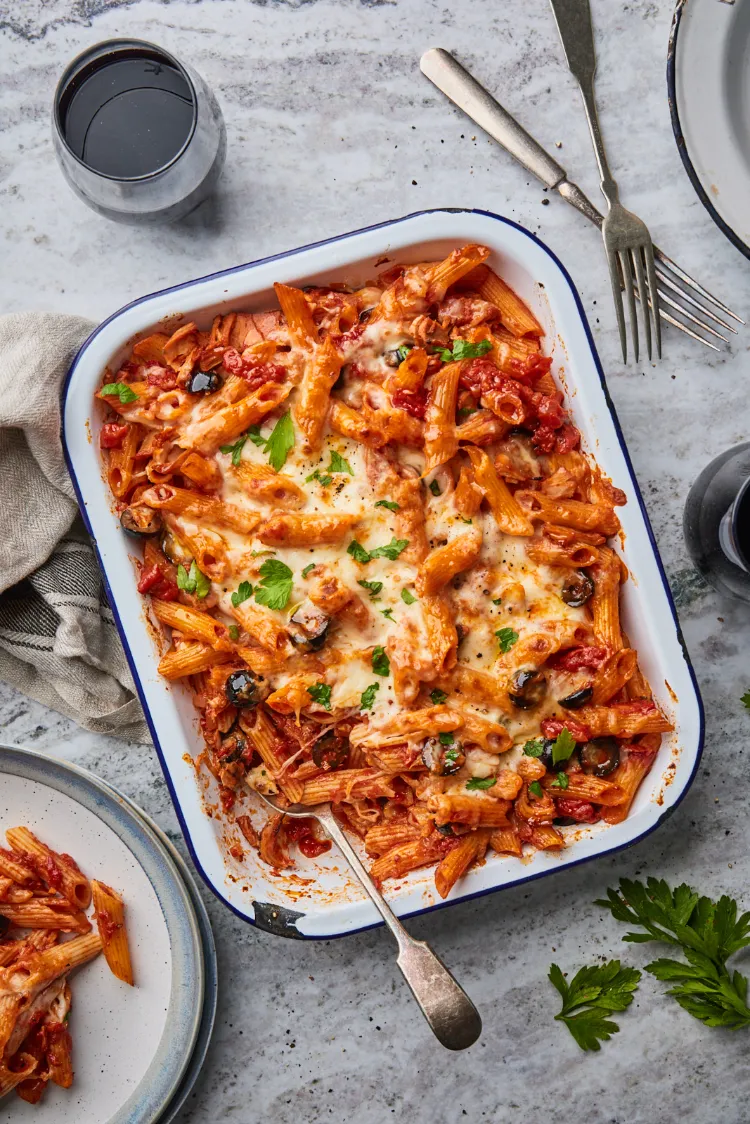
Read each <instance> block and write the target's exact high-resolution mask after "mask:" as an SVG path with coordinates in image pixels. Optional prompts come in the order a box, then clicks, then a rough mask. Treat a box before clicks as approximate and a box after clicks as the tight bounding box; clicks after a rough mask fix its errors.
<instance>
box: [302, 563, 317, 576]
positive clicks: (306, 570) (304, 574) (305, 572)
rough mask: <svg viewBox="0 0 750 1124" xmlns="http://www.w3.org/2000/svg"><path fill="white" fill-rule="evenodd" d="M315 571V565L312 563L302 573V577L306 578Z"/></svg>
mask: <svg viewBox="0 0 750 1124" xmlns="http://www.w3.org/2000/svg"><path fill="white" fill-rule="evenodd" d="M314 569H315V563H314V562H311V563H310V565H309V566H305V568H304V570H303V571H302V577H303V578H306V577H307V575H308V574H309V573H310V571H311V570H314Z"/></svg>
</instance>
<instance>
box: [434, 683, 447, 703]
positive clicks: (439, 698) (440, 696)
mask: <svg viewBox="0 0 750 1124" xmlns="http://www.w3.org/2000/svg"><path fill="white" fill-rule="evenodd" d="M447 698H448V696H447V695H446V693H445V691H439V690H438V689H437V687H436V688H435V690H434V691H430V702H431V703H432V705H433V706H440V705H441V704H442V703H444V702H445V700H446V699H447Z"/></svg>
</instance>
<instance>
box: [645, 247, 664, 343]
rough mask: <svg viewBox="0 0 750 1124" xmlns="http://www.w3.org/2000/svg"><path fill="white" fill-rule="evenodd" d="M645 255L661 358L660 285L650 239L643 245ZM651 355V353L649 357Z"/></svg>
mask: <svg viewBox="0 0 750 1124" xmlns="http://www.w3.org/2000/svg"><path fill="white" fill-rule="evenodd" d="M643 256H644V257H645V259H646V273H647V274H648V296H649V298H650V300H651V308H652V310H653V313H654V331H655V332H656V354H657V356H658V358H659V359H661V321H660V319H659V295H658V294H659V287H658V285H657V283H656V266H655V265H654V248H653V246H652V245H651V242H650V241H649V243H648V245H647V246H644V247H643ZM650 357H651V356H650V355H649V358H650Z"/></svg>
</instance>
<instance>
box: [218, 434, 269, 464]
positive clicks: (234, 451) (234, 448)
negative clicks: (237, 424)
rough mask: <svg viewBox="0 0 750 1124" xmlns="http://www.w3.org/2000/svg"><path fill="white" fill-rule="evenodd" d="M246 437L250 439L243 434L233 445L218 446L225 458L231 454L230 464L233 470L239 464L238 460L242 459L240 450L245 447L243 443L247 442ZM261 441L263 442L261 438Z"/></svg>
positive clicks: (248, 435)
mask: <svg viewBox="0 0 750 1124" xmlns="http://www.w3.org/2000/svg"><path fill="white" fill-rule="evenodd" d="M248 437H250V434H249V433H243V434H242V436H241V437H238V438H237V440H236V441H235V443H234V444H233V445H221V446H220V449H221V452H222V453H226V455H227V456H229V455H230V453H231V456H232V464H233V465H234V467H235V468H236V467H237V465H238V464H239V463H240V460H241V459H242V450H243V449H244V447H245V442H246V441H247V439H248ZM252 440H255V438H252ZM261 440H263V439H262V438H261Z"/></svg>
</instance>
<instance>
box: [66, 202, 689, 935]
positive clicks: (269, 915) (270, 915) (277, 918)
mask: <svg viewBox="0 0 750 1124" xmlns="http://www.w3.org/2000/svg"><path fill="white" fill-rule="evenodd" d="M434 214H447V215H463V214H469V215H483V216H484V217H485V218H489V219H495V220H496V221H497V222H500V223H503V224H504V225H506V226H510V227H512V228H513V229H514V230H517V231H519V232H520V233H521V234H523V235H524V236H525V237H526V238H529V239H531V241H532V242H535V243H536V244H537V246H539V247H540V248H541V249H542V250H543V251H544V252H545V253H546V254H547V255H548V257H550V258H551V259H552V261H553V262H554V263H555V265H556V266H557V268H558V269H559V270H560V272H561V274H562V276H563V277H564V279H565V282H566V284H567V285H568V288H569V289H570V292H571V294H572V296H573V300H574V301H575V305H576V309H577V311H578V315H579V317H580V319H581V323H582V325H583V329H584V332H585V333H586V339H587V341H588V345H589V347H590V349H591V354H592V356H593V359H594V363H595V365H596V370H597V373H598V375H599V382H600V383H601V387H602V392H603V394H604V399H605V402H606V404H607V409H608V410H609V413H610V416H611V418H612V423H613V425H614V428H615V433H616V435H617V440H618V442H619V445H620V449H621V451H622V455H623V457H624V459H625V464H626V466H627V469H628V472H629V474H630V482H631V485H632V489H633V493H634V495H635V497H636V499H637V501H638V506H639V508H640V512H641V515H642V517H643V521H644V525H645V528H646V533H647V535H648V539H649V543H650V544H651V551H652V554H653V556H654V560H655V562H656V566H657V569H658V571H659V576H660V578H661V582H662V586H663V588H664V594H665V596H666V599H667V604H668V605H669V609H670V612H671V614H672V619H673V621H674V626H675V633H676V636H677V641H678V643H679V645H680V648H681V649H682V654H683V658H684V660H685V663H686V665H687V669H688V673H689V675H690V681H691V683H692V686H693V692H694V694H695V701H696V703H697V706H698V718H699V729H698V745H697V748H696V754H695V762H694V764H693V769H692V771H691V773H690V776H689V777H688V779H687V781H686V782H685V785H684V787H683V788H682V790H681V792H680V793H679V795H678V797H677V798H676V800H675V801H674V803H673V804H671V805H670V807H669V808H667V809H665V811H664V812H663V813H662V815H661V816H659V818H658V819H657V820H656V822H655V823H653V824H651V825H650V826H649V827H647V828H646V829H645V830H644V831H642V832H641V833H640V834H639V835H636V836H634V837H633V838H632V839H628V840H627V841H626V842H625V843H618V844H613V845H612V846H611V847H604V848H603V849H602V850H601V851H597V852H596V854H593V855H584V856H582V857H581V858H578V859H573V860H571V861H568V862H566V863H565V866H564V867H562V866H561V867H560V869H561V870H562V869H565V870H569V869H571V868H572V867H575V866H580V865H581V864H582V863H586V862H591V861H592V860H593V859H597V858H600V857H601V856H602V855H612V854H616V853H617V852H618V851H624V850H625V849H626V848H628V847H632V846H634V845H635V844H636V843H640V841H641V840H642V839H645V838H646V837H647V836H648V835H650V834H651V833H652V832H653V831H656V829H657V828H658V827H660V826H661V825H662V824H663V823H664V822H665V821H666V820H667V819H669V817H670V816H671V815H672V814H673V813H674V811H675V809H676V808H677V807H678V805H679V804H680V803H681V802H682V800H683V798H684V797H685V794H686V793H687V792H688V790H689V788H690V786H691V785H692V783H693V780H694V779H695V774H696V772H697V770H698V766H699V764H700V761H701V757H702V754H703V743H704V739H705V713H704V709H703V700H702V698H701V694H700V690H699V688H698V681H697V679H696V676H695V671H694V669H693V665H692V663H691V660H690V655H689V653H688V650H687V645H686V644H685V639H684V637H683V635H682V628H681V627H680V622H679V620H678V619H677V610H676V609H675V605H674V601H673V600H672V593H671V590H670V588H669V583H668V581H667V576H666V573H665V572H664V566H663V564H662V560H661V557H660V555H659V549H658V547H657V545H656V539H655V537H654V532H653V530H652V527H651V521H650V520H649V517H648V512H647V511H646V505H645V503H644V501H643V496H642V495H641V490H640V487H639V486H638V481H637V480H636V477H635V472H634V470H633V464H632V461H631V459H630V454H629V453H628V449H627V445H626V444H625V437H624V435H623V432H622V428H621V426H620V420H619V418H618V417H617V411H616V410H615V406H614V403H613V401H612V399H611V397H610V394H609V390H608V388H607V383H606V379H605V377H604V371H603V369H602V365H601V361H600V359H599V353H598V352H597V350H596V344H595V343H594V337H593V335H592V334H591V328H590V327H589V322H588V320H587V318H586V313H585V312H584V309H583V305H582V303H581V298H580V296H579V295H578V290H577V289H576V287H575V284H574V283H573V279H572V277H571V276H570V274H569V273H568V271H567V269H566V268H565V266H564V265H563V264H562V262H561V261H560V259H559V258H558V257H557V255H556V254H555V253H554V252H553V251H552V250H551V249H550V248H549V246H547V245H546V243H545V242H543V241H542V240H541V238H537V236H536V235H535V234H532V232H531V231H530V230H527V229H526V227H524V226H521V225H520V224H519V223H517V222H514V221H513V220H512V219H508V218H505V217H504V216H503V215H496V214H494V212H492V211H485V210H483V209H481V208H479V207H431V208H428V209H426V210H423V211H413V212H412V213H411V214H408V215H402V216H401V218H398V219H388V220H387V221H385V222H380V223H373V224H372V225H371V226H363V227H360V228H359V229H358V230H350V231H347V232H346V233H345V234H339V235H336V236H335V237H334V238H323V239H321V240H320V241H319V242H309V243H307V244H306V245H304V246H297V247H295V248H294V249H293V250H285V251H284V252H283V253H280V254H271V255H270V256H269V257H266V258H258V259H257V260H256V261H252V262H245V263H244V264H242V265H236V266H232V267H231V268H229V269H221V270H217V272H216V273H208V274H206V275H205V276H204V277H196V278H194V279H193V280H191V281H185V282H183V283H182V284H180V285H172V286H169V287H168V288H166V289H158V290H157V291H156V292H154V293H149V294H147V295H146V296H143V297H139V298H138V299H137V300H134V301H131V302H130V303H129V304H126V305H123V307H122V308H120V309H118V310H117V312H114V313H113V314H112V315H111V316H108V317H107V319H106V320H103V321H102V323H101V324H99V325H98V326H97V327H96V328H95V329H94V331H93V332H92V333H91V335H90V336H89V337H88V339H87V340H85V341H84V343H83V344H82V345H81V347H80V349H79V351H78V354H77V355H76V358H75V359H74V360H73V363H72V364H71V367H70V370H69V371H68V374H67V375H66V377H65V382H64V383H63V388H62V398H61V407H62V415H63V426H62V443H63V452H64V454H65V461H66V464H67V466H68V472H69V474H70V478H71V480H72V482H73V488H74V489H75V493H76V498H77V500H78V507H79V509H80V512H81V516H82V518H83V521H84V524H85V526H86V530H87V531H88V533H89V535H90V536H91V539H92V545H93V547H94V551H95V552H96V557H97V560H98V562H99V568H100V570H101V573H102V579H103V581H104V588H105V590H106V592H107V598H108V600H109V604H110V607H111V609H112V615H113V616H114V619H115V624H116V625H117V631H118V632H119V634H120V640H121V641H122V645H123V648H124V650H125V655H126V658H127V661H128V664H129V666H130V670H131V672H132V674H133V682H134V683H135V687H136V691H137V693H138V697H139V699H140V702H141V706H142V708H143V713H144V716H145V718H146V723H147V724H148V728H149V731H150V732H151V737H152V739H153V743H154V748H155V749H156V752H157V755H158V757H159V762H160V764H161V768H162V772H163V773H164V779H165V781H166V784H167V788H168V789H169V793H170V796H171V798H172V803H173V805H174V808H175V812H176V814H177V818H178V820H179V822H180V827H181V829H182V834H183V838H184V840H185V845H186V847H187V848H188V851H189V852H190V857H191V859H192V861H193V863H194V864H195V868H196V870H198V872H199V873H200V876H201V878H202V879H203V881H204V882H205V883H206V885H207V886H208V888H209V889H210V890H211V891H212V893H214V894H215V895H216V897H217V898H218V899H219V900H220V901H221V902H223V903H224V905H225V906H226V907H227V908H228V909H230V910H231V911H232V913H234V914H236V916H237V917H239V918H240V919H241V920H242V921H245V922H247V923H248V924H250V925H255V926H256V927H257V928H260V929H264V930H266V931H268V932H271V933H273V934H275V935H277V936H285V937H291V938H295V939H297V940H310V941H319V940H334V939H336V938H338V937H348V936H352V935H353V934H354V933H362V932H365V931H366V930H367V929H375V928H377V927H378V926H380V925H382V924H383V921H382V920H376V921H373V922H371V923H370V924H368V925H359V926H357V928H355V929H347V930H346V932H343V933H342V932H338V933H330V934H326V933H310V934H307V933H302V932H300V931H299V929H297V927H296V924H295V922H296V921H297V919H298V918H300V917H302V916H304V912H302V913H297V912H295V911H294V910H290V909H287V908H286V907H284V906H280V905H273V906H269V905H268V904H267V903H262V902H256V901H253V903H252V904H253V910H254V913H255V917H254V919H251V918H249V917H248V916H247V915H246V914H245V913H242V912H241V911H240V910H239V909H237V908H236V907H235V906H234V905H233V904H232V903H231V902H230V901H229V900H228V899H227V898H226V897H225V896H224V894H223V893H222V891H221V889H220V888H219V887H218V886H216V884H215V883H214V882H213V881H212V880H211V879H210V878H209V876H208V875H207V874H206V872H205V870H204V869H203V866H202V865H201V862H200V860H199V858H198V856H197V854H196V852H195V848H194V847H193V841H192V837H191V835H190V831H189V828H188V826H187V823H186V822H185V818H184V816H183V813H182V808H181V805H180V802H179V800H178V799H177V793H176V791H175V788H174V785H173V783H172V779H171V777H170V774H169V769H168V768H167V765H166V762H165V760H164V755H163V753H162V749H161V745H160V742H159V738H158V736H157V733H156V730H155V728H154V724H153V722H152V720H151V714H150V711H149V708H148V704H147V702H146V699H145V695H144V692H143V688H142V685H141V681H140V676H139V673H138V669H137V668H136V665H135V661H134V659H133V655H132V652H131V650H130V646H129V644H128V641H127V638H126V635H125V629H124V628H123V624H122V621H121V619H120V614H119V612H118V610H117V602H116V600H115V597H114V595H113V593H112V590H111V589H110V585H109V581H108V578H107V573H106V570H105V568H104V565H103V562H102V558H101V555H100V553H99V549H98V546H97V542H96V538H95V536H94V532H93V528H92V527H91V524H90V522H89V519H88V515H87V511H86V505H85V503H84V501H83V496H82V495H81V491H80V489H79V487H78V481H77V479H76V475H75V471H74V469H73V464H72V461H71V457H70V454H69V452H68V445H67V441H66V437H65V404H66V400H67V396H68V389H69V387H70V381H71V379H72V377H73V374H74V372H75V369H76V367H77V365H78V363H79V361H80V358H81V356H82V355H83V353H84V351H85V350H86V348H87V347H88V345H89V344H90V343H91V341H92V340H93V339H94V338H95V337H96V336H97V335H98V334H99V333H100V332H101V331H102V330H103V329H104V328H105V327H106V326H107V325H108V324H110V323H111V322H112V321H113V320H116V319H117V318H118V317H119V316H120V315H121V313H123V312H125V311H126V310H127V309H130V308H135V307H137V306H138V305H140V304H144V303H145V302H146V301H150V300H152V299H153V297H156V296H161V295H163V294H164V293H170V292H182V291H183V290H186V289H190V288H192V287H193V286H194V285H199V284H202V283H203V282H204V281H210V280H213V279H215V278H218V277H228V276H231V275H232V274H234V273H239V272H241V271H243V270H245V269H248V268H250V267H251V266H257V265H266V264H267V263H269V262H273V261H283V260H284V259H285V258H290V257H294V256H295V255H296V254H300V253H302V252H303V251H305V250H312V249H315V248H317V247H319V246H329V245H331V244H332V243H334V242H344V241H345V240H346V239H347V238H353V237H355V236H356V235H358V234H367V233H369V232H370V231H373V230H382V229H384V228H386V227H393V226H397V225H398V224H399V223H403V222H407V221H409V220H410V219H416V218H420V217H421V216H423V215H434ZM555 873H556V869H555V868H550V869H548V870H540V871H537V872H536V873H534V874H528V875H526V877H525V878H519V879H516V880H514V881H513V882H512V883H508V884H507V885H505V886H488V887H486V888H484V889H481V890H477V891H475V892H474V893H470V894H465V895H464V896H463V897H461V898H460V899H454V900H452V901H451V900H450V899H448V900H447V901H442V902H435V903H434V904H432V905H429V906H424V907H421V908H419V909H414V910H409V911H408V912H406V913H404V914H403V917H418V916H419V915H421V914H423V913H432V912H433V911H434V910H436V909H444V908H446V907H448V906H452V905H458V904H459V902H469V901H472V900H474V899H475V898H482V897H485V896H486V895H487V894H494V893H497V892H498V891H499V890H505V889H510V888H511V887H514V886H522V885H524V884H525V883H527V882H533V881H535V880H536V879H537V878H545V877H547V875H549V874H555ZM259 907H260V908H259Z"/></svg>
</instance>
